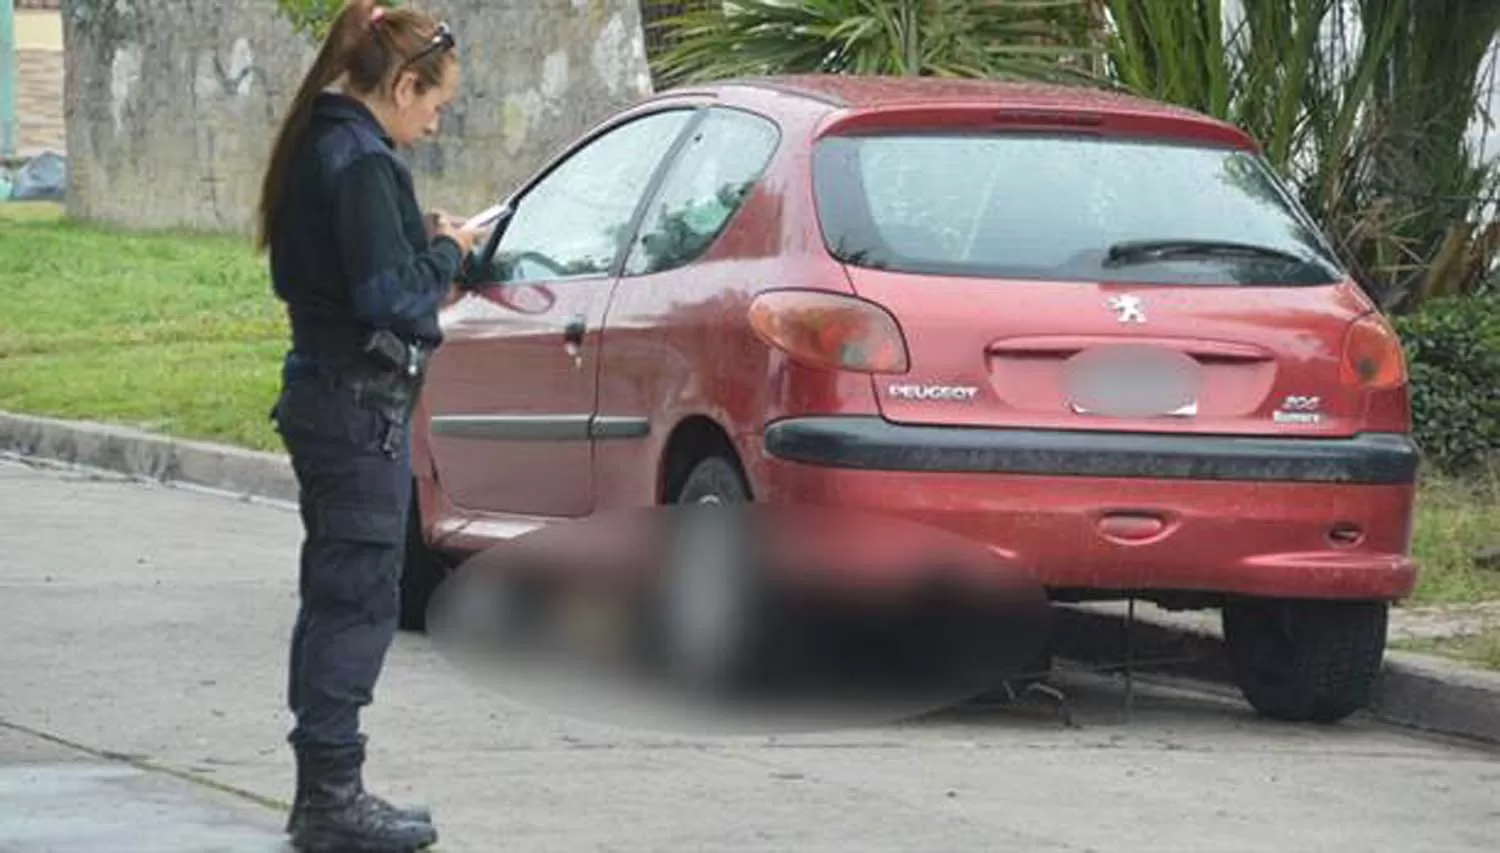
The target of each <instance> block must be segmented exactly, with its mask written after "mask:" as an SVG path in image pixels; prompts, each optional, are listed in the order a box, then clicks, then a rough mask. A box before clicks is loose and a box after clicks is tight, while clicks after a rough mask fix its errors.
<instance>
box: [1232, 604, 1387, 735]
mask: <svg viewBox="0 0 1500 853" xmlns="http://www.w3.org/2000/svg"><path fill="white" fill-rule="evenodd" d="M1388 617H1389V605H1387V604H1385V603H1384V602H1343V601H1279V600H1251V601H1242V602H1236V603H1233V604H1230V605H1228V606H1226V607H1225V608H1224V609H1223V613H1222V618H1223V627H1224V640H1225V644H1226V645H1227V647H1228V652H1229V659H1230V664H1231V666H1232V667H1233V670H1234V674H1235V679H1236V680H1237V682H1238V683H1239V687H1240V691H1241V692H1242V693H1243V694H1244V696H1245V699H1246V700H1247V701H1249V703H1250V705H1251V707H1253V708H1255V710H1256V711H1257V712H1259V713H1260V714H1262V715H1263V716H1266V717H1270V718H1272V719H1277V720H1286V721H1292V722H1316V723H1334V722H1338V721H1339V720H1342V719H1344V718H1345V717H1348V716H1349V715H1350V714H1353V713H1354V712H1356V711H1359V710H1361V709H1363V708H1364V707H1366V706H1367V705H1368V704H1369V702H1370V698H1371V695H1372V693H1373V690H1374V686H1375V682H1376V679H1377V678H1378V677H1379V675H1380V666H1381V660H1382V658H1383V656H1384V654H1385V642H1386V623H1387V619H1388Z"/></svg>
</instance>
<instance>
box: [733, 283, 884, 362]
mask: <svg viewBox="0 0 1500 853" xmlns="http://www.w3.org/2000/svg"><path fill="white" fill-rule="evenodd" d="M750 327H751V328H752V329H754V330H755V333H756V334H757V335H759V336H760V338H761V340H763V341H765V342H766V343H767V344H769V345H770V346H773V347H776V348H777V349H779V350H781V351H783V352H785V353H786V354H787V355H789V356H791V357H792V358H793V359H796V360H797V361H800V362H803V363H804V364H810V365H812V366H815V367H825V368H831V369H833V370H851V371H857V372H860V373H905V372H906V368H907V354H906V339H905V338H904V337H902V335H901V327H900V326H898V325H897V324H896V318H894V317H892V316H891V314H890V312H888V311H886V310H885V309H884V308H881V307H880V306H878V305H876V304H874V303H872V302H867V301H865V300H863V299H858V298H855V297H852V296H843V295H840V294H837V293H821V292H818V291H809V290H773V291H768V292H765V293H762V294H760V295H759V296H757V297H756V298H755V301H754V302H752V303H751V304H750Z"/></svg>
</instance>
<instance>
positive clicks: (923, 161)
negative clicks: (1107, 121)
mask: <svg viewBox="0 0 1500 853" xmlns="http://www.w3.org/2000/svg"><path fill="white" fill-rule="evenodd" d="M813 176H814V183H815V192H816V196H817V203H818V213H819V218H820V220H821V223H822V226H821V227H822V229H823V236H824V239H825V240H826V242H827V244H828V247H829V250H830V251H831V252H833V254H834V255H835V256H836V257H838V258H840V259H841V260H843V261H844V262H846V263H849V264H851V265H855V266H862V267H870V268H877V269H886V270H893V271H899V272H908V273H919V274H931V275H956V276H983V277H994V278H1024V279H1049V280H1065V281H1101V280H1103V281H1130V282H1157V283H1163V284H1204V285H1219V284H1230V285H1233V284H1282V283H1286V284H1322V283H1329V282H1333V281H1338V280H1339V279H1341V278H1342V275H1343V273H1342V270H1341V268H1340V266H1339V264H1338V262H1337V260H1336V259H1335V258H1333V257H1332V256H1331V253H1330V251H1329V249H1328V246H1327V244H1326V243H1325V242H1324V241H1323V240H1322V238H1321V237H1320V235H1319V234H1317V233H1316V231H1315V230H1314V226H1312V224H1311V222H1310V221H1309V219H1308V218H1307V217H1306V216H1305V215H1304V214H1303V213H1302V212H1301V210H1300V209H1299V208H1297V207H1295V204H1294V203H1293V202H1291V201H1290V200H1289V199H1288V197H1287V196H1286V194H1285V191H1284V189H1283V186H1282V185H1281V184H1280V183H1279V182H1278V181H1277V179H1276V178H1275V176H1274V175H1273V174H1272V173H1271V172H1270V170H1269V169H1268V168H1267V167H1266V166H1265V164H1264V162H1263V161H1262V160H1261V159H1260V158H1259V157H1258V156H1256V155H1254V154H1252V153H1247V152H1244V151H1236V150H1231V149H1228V148H1219V147H1207V146H1198V145H1188V144H1180V143H1174V142H1155V141H1139V140H1130V139H1117V138H1100V137H1058V136H1034V135H1017V134H953V133H947V132H942V133H921V134H890V135H887V134H882V135H861V136H848V137H844V136H835V137H828V138H825V139H823V140H821V141H820V142H819V143H818V146H817V149H816V151H815V154H814V162H813ZM1112 250H1113V252H1112Z"/></svg>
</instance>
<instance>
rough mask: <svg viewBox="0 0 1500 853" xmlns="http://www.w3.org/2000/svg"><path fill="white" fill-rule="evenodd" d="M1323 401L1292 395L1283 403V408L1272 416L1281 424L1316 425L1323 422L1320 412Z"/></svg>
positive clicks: (1316, 398)
mask: <svg viewBox="0 0 1500 853" xmlns="http://www.w3.org/2000/svg"><path fill="white" fill-rule="evenodd" d="M1322 407H1323V401H1322V400H1321V399H1320V398H1318V397H1305V396H1301V395H1298V394H1290V395H1288V396H1287V397H1286V399H1284V400H1282V401H1281V408H1280V409H1277V410H1276V411H1275V412H1273V413H1272V414H1271V418H1272V420H1274V421H1276V423H1279V424H1315V423H1319V422H1320V421H1322V420H1323V416H1322V415H1321V414H1319V410H1320V409H1322Z"/></svg>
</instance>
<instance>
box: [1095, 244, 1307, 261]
mask: <svg viewBox="0 0 1500 853" xmlns="http://www.w3.org/2000/svg"><path fill="white" fill-rule="evenodd" d="M1184 255H1202V256H1208V257H1223V256H1226V255H1230V256H1240V257H1250V258H1269V259H1273V260H1279V261H1287V262H1288V263H1294V264H1316V263H1317V261H1316V260H1314V259H1312V258H1304V257H1301V256H1299V255H1294V254H1292V253H1291V252H1285V251H1282V250H1281V249H1273V248H1271V247H1270V246H1258V245H1256V244H1254V243H1236V242H1233V241H1230V240H1133V241H1128V242H1124V243H1116V244H1114V245H1113V246H1110V247H1109V255H1108V256H1107V257H1106V259H1105V264H1106V265H1115V264H1122V263H1131V262H1134V261H1153V260H1160V259H1164V258H1171V257H1181V256H1184Z"/></svg>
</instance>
